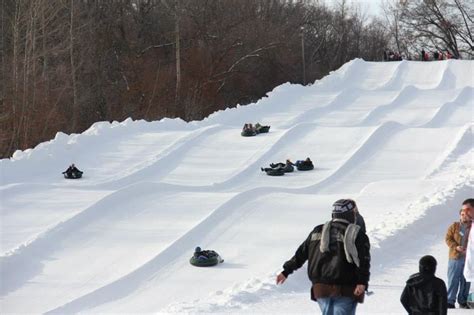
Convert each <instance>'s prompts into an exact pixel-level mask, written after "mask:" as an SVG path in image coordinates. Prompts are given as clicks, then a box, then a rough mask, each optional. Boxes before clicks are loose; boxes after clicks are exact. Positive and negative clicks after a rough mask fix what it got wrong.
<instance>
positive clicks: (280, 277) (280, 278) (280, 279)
mask: <svg viewBox="0 0 474 315" xmlns="http://www.w3.org/2000/svg"><path fill="white" fill-rule="evenodd" d="M285 280H286V277H285V275H284V274H282V273H280V274H278V276H277V279H276V283H277V284H283V282H285Z"/></svg>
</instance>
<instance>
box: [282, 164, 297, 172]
mask: <svg viewBox="0 0 474 315" xmlns="http://www.w3.org/2000/svg"><path fill="white" fill-rule="evenodd" d="M283 170H284V171H285V173H291V172H293V171H294V170H295V168H294V167H293V165H291V164H290V165H285V167H284V168H283Z"/></svg>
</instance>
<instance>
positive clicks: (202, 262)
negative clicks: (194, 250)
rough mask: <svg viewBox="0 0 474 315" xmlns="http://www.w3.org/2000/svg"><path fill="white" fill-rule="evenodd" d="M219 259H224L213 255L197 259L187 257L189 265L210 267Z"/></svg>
mask: <svg viewBox="0 0 474 315" xmlns="http://www.w3.org/2000/svg"><path fill="white" fill-rule="evenodd" d="M219 261H221V262H224V260H221V258H220V256H214V257H211V258H208V259H197V258H195V257H194V256H193V257H191V258H190V259H189V262H190V263H191V265H193V266H196V267H212V266H215V265H217V264H218V263H219Z"/></svg>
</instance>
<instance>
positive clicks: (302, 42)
mask: <svg viewBox="0 0 474 315" xmlns="http://www.w3.org/2000/svg"><path fill="white" fill-rule="evenodd" d="M301 58H302V60H303V85H306V65H305V59H304V26H301Z"/></svg>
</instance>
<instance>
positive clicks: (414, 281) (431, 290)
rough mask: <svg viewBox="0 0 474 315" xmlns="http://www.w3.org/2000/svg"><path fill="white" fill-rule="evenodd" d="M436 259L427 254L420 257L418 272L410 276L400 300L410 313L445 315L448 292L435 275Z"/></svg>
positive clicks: (415, 314) (412, 314) (416, 314)
mask: <svg viewBox="0 0 474 315" xmlns="http://www.w3.org/2000/svg"><path fill="white" fill-rule="evenodd" d="M436 264H437V262H436V259H435V258H434V257H433V256H430V255H427V256H423V257H421V259H420V263H419V270H420V272H418V273H415V274H413V275H411V276H410V278H409V279H408V280H407V282H406V286H405V289H404V290H403V292H402V296H401V297H400V301H401V302H402V305H403V307H404V308H405V310H406V311H407V312H408V314H410V315H446V314H447V313H448V293H447V290H446V284H445V283H444V281H443V280H441V279H440V278H437V277H436V276H435V272H436Z"/></svg>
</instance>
